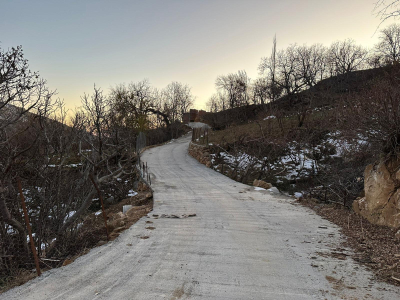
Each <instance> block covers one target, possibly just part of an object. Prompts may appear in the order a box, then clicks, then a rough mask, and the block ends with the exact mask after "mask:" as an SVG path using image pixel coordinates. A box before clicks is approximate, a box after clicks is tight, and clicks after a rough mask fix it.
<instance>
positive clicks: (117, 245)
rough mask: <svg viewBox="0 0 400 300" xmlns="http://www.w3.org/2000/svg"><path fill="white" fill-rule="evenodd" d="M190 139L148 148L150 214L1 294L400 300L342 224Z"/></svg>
mask: <svg viewBox="0 0 400 300" xmlns="http://www.w3.org/2000/svg"><path fill="white" fill-rule="evenodd" d="M188 143H189V137H187V136H186V137H184V138H182V139H178V140H176V141H173V142H172V143H169V144H167V145H164V146H162V147H157V148H153V149H150V150H148V151H147V152H145V154H144V156H143V159H144V161H147V162H148V165H149V167H150V168H151V172H152V173H153V177H152V181H153V188H154V191H155V194H154V201H155V203H154V204H155V205H154V207H155V209H154V211H153V212H152V213H151V214H149V217H148V218H143V219H141V220H140V221H139V222H138V223H136V224H135V225H134V226H132V227H131V228H130V229H129V230H127V231H126V232H124V233H123V234H122V235H121V236H120V237H119V238H118V239H117V240H115V241H113V242H111V243H109V244H107V245H104V246H102V247H99V248H95V249H93V250H92V251H91V252H90V253H89V254H87V255H85V256H83V257H81V258H79V259H77V260H76V261H75V262H74V263H72V264H71V265H68V266H66V267H63V268H60V269H55V270H51V271H49V272H46V273H45V274H44V275H43V276H42V277H40V278H37V279H35V280H32V281H30V282H28V283H27V284H25V285H23V286H21V287H18V288H15V289H13V290H11V291H9V292H7V293H5V294H2V295H0V299H2V300H5V299H7V300H12V299H37V300H39V299H40V300H43V299H140V300H142V299H171V300H172V299H229V300H232V299H240V300H243V299H274V300H278V299H293V300H295V299H296V300H297V299H398V297H399V295H400V289H399V288H396V287H392V286H389V285H386V284H384V283H379V282H376V281H375V280H374V278H373V275H372V274H371V273H369V272H367V271H366V270H364V269H363V268H362V267H360V266H358V265H356V264H355V263H354V262H353V261H352V260H351V259H350V258H349V257H348V256H346V254H348V252H347V251H348V250H346V249H340V241H341V236H340V234H339V232H338V229H337V227H335V226H334V225H333V224H331V223H329V222H328V221H326V220H323V219H321V218H320V217H319V216H317V215H315V214H314V213H313V212H312V211H311V210H308V209H306V208H304V207H301V206H296V205H294V204H292V200H290V199H288V198H285V197H282V196H279V195H277V194H273V193H271V192H269V191H255V190H254V188H253V187H249V186H246V185H242V184H239V183H237V182H234V181H232V180H230V179H229V178H227V177H225V176H223V175H221V174H219V173H217V172H214V171H212V170H211V169H207V168H206V167H205V166H203V165H200V164H199V163H198V162H197V161H195V160H194V159H193V158H192V157H190V156H188V154H187V149H188ZM190 214H196V216H192V217H188V215H190ZM155 215H158V217H156V216H155ZM182 215H184V216H183V217H182V218H176V217H174V216H177V217H181V216H182ZM186 216H187V217H186ZM149 222H152V223H149ZM146 237H148V238H146ZM338 247H339V248H338ZM332 253H333V254H332ZM338 253H344V255H338ZM335 257H337V258H335Z"/></svg>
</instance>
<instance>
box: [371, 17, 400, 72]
mask: <svg viewBox="0 0 400 300" xmlns="http://www.w3.org/2000/svg"><path fill="white" fill-rule="evenodd" d="M379 39H380V42H379V43H378V44H377V45H376V46H375V50H376V54H377V56H378V57H379V59H380V61H381V63H383V64H385V65H387V64H394V63H399V59H400V25H399V24H392V25H390V26H388V27H386V28H385V29H382V30H381V31H380V36H379Z"/></svg>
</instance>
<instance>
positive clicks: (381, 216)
mask: <svg viewBox="0 0 400 300" xmlns="http://www.w3.org/2000/svg"><path fill="white" fill-rule="evenodd" d="M396 165H398V162H397V161H391V162H386V163H385V162H384V161H380V162H379V163H376V164H371V165H368V166H367V167H366V168H365V172H364V191H365V197H362V198H360V199H358V200H355V201H354V202H353V205H352V206H353V210H354V211H355V212H356V213H358V214H360V215H362V216H364V217H365V218H366V219H368V221H370V222H371V223H374V224H378V225H385V226H389V227H394V228H398V227H400V189H399V188H398V186H397V183H396V182H397V181H398V180H397V178H400V171H397V167H396Z"/></svg>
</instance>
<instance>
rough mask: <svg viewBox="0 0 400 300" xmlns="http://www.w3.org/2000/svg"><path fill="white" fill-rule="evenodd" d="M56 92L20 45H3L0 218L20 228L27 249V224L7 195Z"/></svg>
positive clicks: (0, 68)
mask: <svg viewBox="0 0 400 300" xmlns="http://www.w3.org/2000/svg"><path fill="white" fill-rule="evenodd" d="M53 94H54V92H51V91H49V90H48V88H47V87H46V82H45V80H43V79H41V78H40V76H39V74H38V73H37V72H32V71H30V69H29V65H28V61H27V60H26V59H25V58H24V55H23V51H22V47H21V46H18V47H16V48H11V49H10V50H7V51H5V50H3V49H1V48H0V212H1V214H0V220H1V221H3V222H5V223H7V224H9V225H11V226H12V227H13V228H14V229H15V230H17V231H18V233H19V235H20V237H21V241H22V242H23V243H24V244H25V248H26V249H27V245H26V234H25V229H24V226H22V224H21V222H20V221H18V220H17V218H16V217H15V216H14V215H13V213H12V211H10V209H9V207H10V206H9V204H10V202H8V203H7V198H8V199H9V196H10V195H12V194H13V192H14V191H15V188H14V187H15V180H16V177H17V176H18V174H19V171H20V169H19V166H20V165H21V163H20V162H21V161H24V162H25V163H27V162H28V160H27V159H26V158H24V159H22V158H23V156H24V155H25V154H26V153H28V152H29V151H32V149H33V148H34V146H36V145H37V141H38V137H37V134H36V133H35V132H33V131H31V128H32V125H33V124H35V125H38V122H37V120H38V119H39V118H40V117H41V116H40V114H42V113H43V114H45V113H46V112H48V111H49V107H50V105H51V101H50V99H51V97H52V96H53ZM39 108H41V111H40V110H39ZM31 111H35V112H36V113H38V114H36V115H33V114H31V113H30V112H31ZM14 212H15V210H14Z"/></svg>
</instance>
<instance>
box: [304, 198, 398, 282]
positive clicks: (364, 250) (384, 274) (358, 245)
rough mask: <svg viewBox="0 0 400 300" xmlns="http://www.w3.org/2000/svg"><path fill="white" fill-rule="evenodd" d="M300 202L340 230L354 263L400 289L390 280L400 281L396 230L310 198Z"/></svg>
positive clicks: (339, 207) (341, 207) (342, 208)
mask: <svg viewBox="0 0 400 300" xmlns="http://www.w3.org/2000/svg"><path fill="white" fill-rule="evenodd" d="M300 203H301V204H302V205H304V206H307V207H309V208H311V209H313V210H314V211H315V212H316V213H317V214H318V215H320V216H322V217H323V218H325V219H327V220H329V221H330V222H332V223H334V224H336V225H338V226H339V227H340V228H341V232H342V233H343V234H344V235H345V236H346V242H345V245H344V246H349V247H350V248H351V249H352V250H353V251H354V255H353V259H354V260H355V261H356V262H358V263H360V264H362V265H364V266H367V267H368V268H369V269H371V270H372V271H373V272H374V273H375V274H376V275H377V277H378V278H379V279H381V280H383V281H386V282H388V283H391V284H394V285H398V286H400V282H398V281H396V280H394V279H393V277H394V278H400V240H399V239H396V237H395V234H396V230H395V229H393V228H390V227H386V226H379V225H375V224H371V223H370V222H368V221H367V220H366V219H364V218H363V217H361V216H359V215H357V214H355V213H354V212H353V211H351V210H349V209H346V208H344V207H343V206H337V205H321V204H318V202H317V201H313V200H309V199H306V200H302V201H301V202H300Z"/></svg>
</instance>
